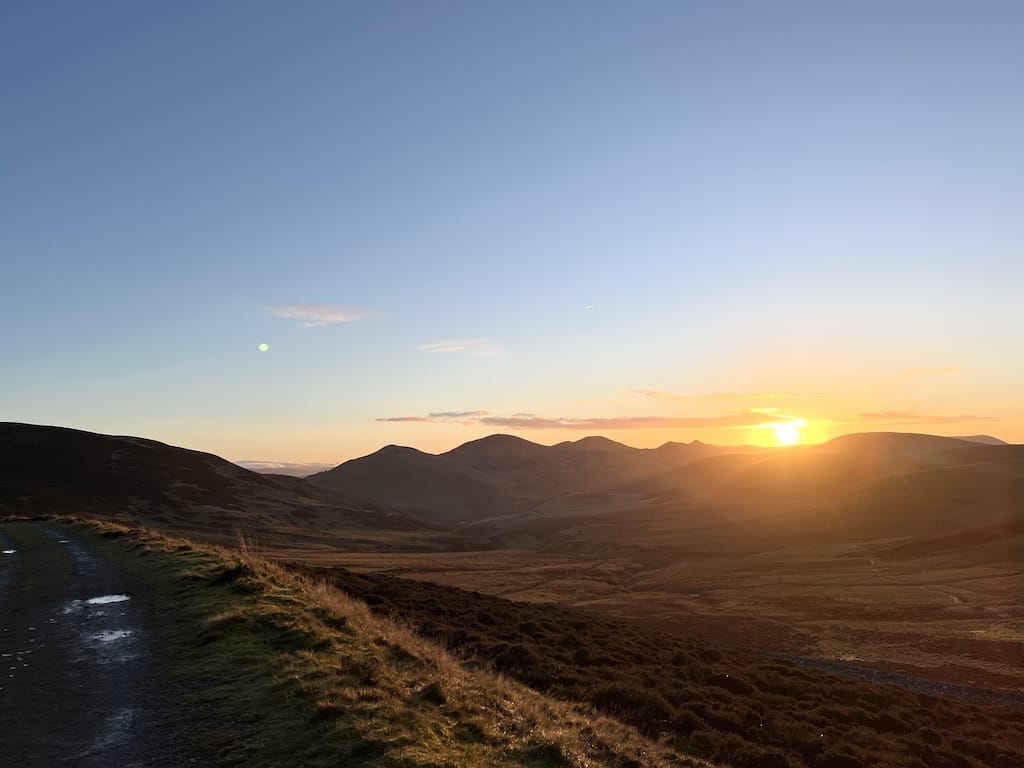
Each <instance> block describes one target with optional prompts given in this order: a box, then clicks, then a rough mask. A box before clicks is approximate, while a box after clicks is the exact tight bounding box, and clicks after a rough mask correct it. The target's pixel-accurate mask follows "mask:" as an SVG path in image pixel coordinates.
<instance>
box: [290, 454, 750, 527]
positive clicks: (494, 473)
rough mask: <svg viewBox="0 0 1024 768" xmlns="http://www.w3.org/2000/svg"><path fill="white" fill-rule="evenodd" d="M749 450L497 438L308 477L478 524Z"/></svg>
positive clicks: (363, 461)
mask: <svg viewBox="0 0 1024 768" xmlns="http://www.w3.org/2000/svg"><path fill="white" fill-rule="evenodd" d="M747 450H751V449H748V448H746V447H741V448H735V449H733V448H719V447H716V446H708V445H705V444H703V443H697V442H695V443H691V444H689V445H687V444H684V443H666V444H665V445H663V446H661V448H657V449H641V448H631V447H630V446H628V445H623V444H622V443H617V442H615V441H613V440H609V439H608V438H606V437H598V436H592V437H585V438H582V439H581V440H577V441H575V442H570V441H566V442H563V443H559V444H557V445H553V446H545V445H539V444H537V443H532V442H530V441H529V440H523V439H522V438H518V437H514V436H512V435H491V436H489V437H485V438H481V439H479V440H473V441H471V442H468V443H465V444H463V445H460V446H459V447H458V448H455V449H453V450H451V451H448V452H447V453H442V454H439V455H433V454H429V453H423V452H421V451H417V450H415V449H413V448H401V447H399V446H387V447H386V448H382V449H381V450H379V451H377V452H376V453H373V454H371V455H369V456H364V457H363V458H360V459H353V460H352V461H347V462H345V463H344V464H342V465H340V466H338V467H336V468H334V469H332V470H329V471H327V472H321V473H319V474H317V475H313V476H312V477H310V478H308V479H309V480H310V482H312V483H313V484H315V485H319V486H323V487H328V488H334V489H337V490H340V491H342V492H344V493H345V494H347V495H348V496H350V497H352V498H357V499H366V500H368V501H373V502H377V503H381V504H387V505H389V506H393V507H395V508H396V509H401V510H403V511H407V512H409V513H410V514H415V515H417V516H419V517H423V518H424V519H433V520H446V521H471V520H480V519H485V518H492V517H499V516H502V515H508V514H513V513H516V512H525V511H528V510H530V509H533V508H535V507H537V506H538V505H539V504H542V503H544V502H546V501H549V500H551V499H554V498H558V497H560V496H565V495H568V494H579V493H601V492H604V491H605V490H606V489H607V488H609V487H610V486H613V485H615V484H620V483H625V482H630V481H634V480H639V479H641V478H647V477H653V476H656V475H659V474H661V473H664V472H665V471H666V470H667V469H668V468H670V467H678V466H682V465H684V464H686V463H688V462H691V461H694V460H697V459H701V458H704V457H707V456H711V455H715V454H716V453H721V452H732V451H739V452H742V451H747Z"/></svg>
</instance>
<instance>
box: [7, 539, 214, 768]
mask: <svg viewBox="0 0 1024 768" xmlns="http://www.w3.org/2000/svg"><path fill="white" fill-rule="evenodd" d="M0 552H2V554H0V755H2V758H0V763H2V764H3V765H5V766H9V767H10V768H22V767H24V768H30V767H31V768H34V767H35V766H59V765H73V766H83V767H85V768H90V767H91V766H97V767H99V766H103V767H104V768H107V767H108V766H125V767H127V766H183V765H184V766H188V765H203V764H207V762H208V761H207V760H205V759H203V758H201V757H200V756H199V755H197V754H196V753H194V752H193V751H192V750H191V748H190V734H191V731H192V728H193V723H192V722H191V719H192V718H193V717H194V715H192V714H191V713H189V712H188V711H187V707H183V706H182V705H181V702H180V700H179V698H178V694H179V691H178V690H177V689H176V688H175V686H174V684H173V683H172V682H171V681H170V677H169V675H168V674H167V673H168V667H167V664H168V660H167V659H163V658H162V657H161V654H160V650H161V648H160V642H159V641H160V636H159V628H160V625H161V622H162V621H166V620H167V618H166V617H165V616H164V613H163V611H162V610H161V606H159V605H156V604H155V601H154V600H153V598H152V597H151V596H149V595H148V594H147V589H146V585H145V584H144V583H142V582H140V581H139V579H138V577H135V576H133V575H132V574H130V573H128V572H126V571H125V570H124V569H123V568H121V567H120V566H119V565H118V564H117V563H116V562H114V561H113V560H111V559H110V558H109V557H107V556H106V555H105V554H104V553H103V552H102V551H101V549H100V548H99V547H98V546H97V545H96V543H95V541H94V540H93V539H91V538H90V537H89V535H88V534H85V533H83V532H82V531H79V530H76V529H74V528H72V527H70V526H65V525H59V524H53V523H42V522H27V523H8V524H2V525H0Z"/></svg>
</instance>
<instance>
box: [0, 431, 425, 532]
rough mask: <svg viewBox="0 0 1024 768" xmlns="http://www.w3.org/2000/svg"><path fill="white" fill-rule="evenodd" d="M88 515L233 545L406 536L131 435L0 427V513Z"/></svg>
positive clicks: (370, 517) (305, 489)
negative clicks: (300, 535) (302, 535)
mask: <svg viewBox="0 0 1024 768" xmlns="http://www.w3.org/2000/svg"><path fill="white" fill-rule="evenodd" d="M61 512H68V513H72V512H73V513H76V514H86V513H88V514H93V515H97V516H101V517H110V518H120V519H132V520H135V521H138V522H143V523H149V524H153V525H157V526H159V527H162V528H165V529H179V530H187V531H195V532H203V533H206V534H208V535H211V536H214V537H215V535H216V534H223V535H224V536H226V537H233V536H234V535H235V530H236V528H239V527H240V528H243V529H244V530H253V529H255V530H267V531H270V530H277V529H279V528H281V527H282V526H284V527H291V526H295V527H298V528H313V529H318V530H323V529H332V530H333V529H338V528H349V529H352V528H354V529H380V528H391V529H412V528H416V527H419V526H418V525H417V524H415V523H413V522H412V521H411V520H409V519H408V518H406V517H404V516H403V515H401V514H399V513H396V512H393V511H389V510H381V509H374V508H370V507H367V506H365V505H359V504H355V503H353V502H351V501H350V500H348V499H347V498H346V497H344V496H343V495H341V494H339V493H337V492H332V491H330V490H328V489H323V488H317V487H315V486H311V485H309V484H307V483H305V482H304V481H302V480H300V479H298V478H291V477H283V476H273V475H260V474H257V473H255V472H250V471H249V470H246V469H242V468H241V467H239V466H237V465H235V464H232V463H231V462H228V461H225V460H224V459H221V458H219V457H217V456H214V455H213V454H209V453H201V452H199V451H192V450H187V449H184V448H176V447H173V446H170V445H165V444H164V443H159V442H156V441H155V440H146V439H143V438H138V437H114V436H109V435H98V434H94V433H91V432H83V431H79V430H74V429H65V428H61V427H45V426H35V425H29V424H16V423H2V424H0V513H8V514H47V515H50V514H56V513H61Z"/></svg>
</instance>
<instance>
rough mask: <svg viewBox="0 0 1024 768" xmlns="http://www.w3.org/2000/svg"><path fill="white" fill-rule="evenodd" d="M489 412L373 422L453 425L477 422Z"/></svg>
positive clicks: (456, 412) (441, 414)
mask: <svg viewBox="0 0 1024 768" xmlns="http://www.w3.org/2000/svg"><path fill="white" fill-rule="evenodd" d="M489 414H490V411H437V412H435V413H428V414H427V415H426V416H384V417H381V418H379V419H374V421H386V422H391V423H431V422H435V423H442V424H455V423H459V422H466V421H470V422H473V421H478V420H479V419H481V418H483V417H485V416H488V415H489Z"/></svg>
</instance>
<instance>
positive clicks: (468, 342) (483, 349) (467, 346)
mask: <svg viewBox="0 0 1024 768" xmlns="http://www.w3.org/2000/svg"><path fill="white" fill-rule="evenodd" d="M416 349H418V350H420V351H421V352H466V353H468V354H471V355H493V354H497V353H498V352H500V350H498V349H497V348H496V347H494V346H493V345H492V343H491V341H490V339H445V340H443V341H432V342H429V343H427V344H417V345H416Z"/></svg>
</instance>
